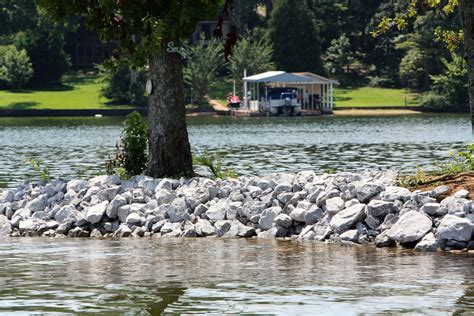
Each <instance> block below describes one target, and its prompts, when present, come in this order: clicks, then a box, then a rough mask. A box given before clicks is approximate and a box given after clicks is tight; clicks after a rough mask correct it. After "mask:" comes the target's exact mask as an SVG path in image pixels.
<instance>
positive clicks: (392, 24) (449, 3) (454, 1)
mask: <svg viewBox="0 0 474 316" xmlns="http://www.w3.org/2000/svg"><path fill="white" fill-rule="evenodd" d="M407 5H408V7H407V8H406V10H403V11H402V12H400V13H398V14H396V15H395V16H393V17H388V16H384V17H382V19H381V20H380V22H379V24H378V26H377V28H376V29H375V30H374V31H372V32H371V34H372V36H374V37H377V36H379V35H381V34H383V33H386V32H387V31H388V30H390V29H391V28H397V29H398V30H404V29H405V28H406V27H407V26H408V21H409V20H410V19H412V18H414V17H416V16H417V15H418V12H419V6H421V7H422V8H423V9H435V10H436V11H437V12H438V13H440V14H444V15H449V14H452V13H454V12H455V11H456V8H457V7H458V5H459V0H446V1H442V0H423V1H421V2H420V1H419V0H409V1H408V4H407ZM435 34H436V36H437V37H438V39H439V40H442V41H444V42H445V44H446V46H447V47H448V48H449V50H451V51H453V50H454V49H455V48H456V47H457V46H458V43H459V42H461V41H462V39H463V36H464V35H463V31H462V30H443V29H441V28H438V29H437V30H436V31H435Z"/></svg>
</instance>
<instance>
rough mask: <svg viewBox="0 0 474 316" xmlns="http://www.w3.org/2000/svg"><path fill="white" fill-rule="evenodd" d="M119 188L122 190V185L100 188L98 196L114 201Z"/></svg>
mask: <svg viewBox="0 0 474 316" xmlns="http://www.w3.org/2000/svg"><path fill="white" fill-rule="evenodd" d="M119 190H120V186H118V185H114V186H113V187H110V188H105V189H103V190H100V191H99V192H98V193H97V197H98V198H99V200H101V201H112V200H113V199H114V198H115V196H116V195H117V193H118V192H119Z"/></svg>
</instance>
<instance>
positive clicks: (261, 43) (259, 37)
mask: <svg viewBox="0 0 474 316" xmlns="http://www.w3.org/2000/svg"><path fill="white" fill-rule="evenodd" d="M272 54H273V48H272V44H271V41H270V38H269V36H268V34H266V33H263V31H262V30H261V29H258V28H256V29H254V30H253V31H252V32H250V34H248V35H247V36H245V37H242V38H241V39H239V41H238V42H237V45H236V46H235V47H234V50H233V52H232V55H231V56H230V57H229V62H228V68H229V72H230V75H231V77H232V79H234V80H235V81H236V84H237V86H238V87H240V86H242V77H243V74H244V69H247V76H251V75H255V74H258V73H259V72H263V71H269V70H273V69H274V68H275V64H274V63H273V62H272Z"/></svg>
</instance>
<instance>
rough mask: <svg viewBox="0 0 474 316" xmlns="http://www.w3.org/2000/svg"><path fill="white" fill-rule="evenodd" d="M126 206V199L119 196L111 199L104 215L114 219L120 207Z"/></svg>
mask: <svg viewBox="0 0 474 316" xmlns="http://www.w3.org/2000/svg"><path fill="white" fill-rule="evenodd" d="M126 204H127V199H125V198H124V197H123V196H121V195H117V196H115V197H114V198H113V200H112V201H111V202H110V203H109V205H107V209H106V210H105V213H106V214H107V216H108V217H109V218H112V219H115V218H117V216H118V209H119V208H120V207H121V206H124V205H126Z"/></svg>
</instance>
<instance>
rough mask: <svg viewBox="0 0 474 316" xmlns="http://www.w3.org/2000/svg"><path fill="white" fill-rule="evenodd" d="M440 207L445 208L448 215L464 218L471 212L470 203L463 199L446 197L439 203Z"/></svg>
mask: <svg viewBox="0 0 474 316" xmlns="http://www.w3.org/2000/svg"><path fill="white" fill-rule="evenodd" d="M441 207H444V208H446V209H447V210H448V213H449V214H452V215H460V216H464V215H465V214H467V213H469V211H470V210H471V202H470V201H469V200H467V199H464V198H457V197H454V196H448V197H447V198H445V199H443V200H442V201H441Z"/></svg>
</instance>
